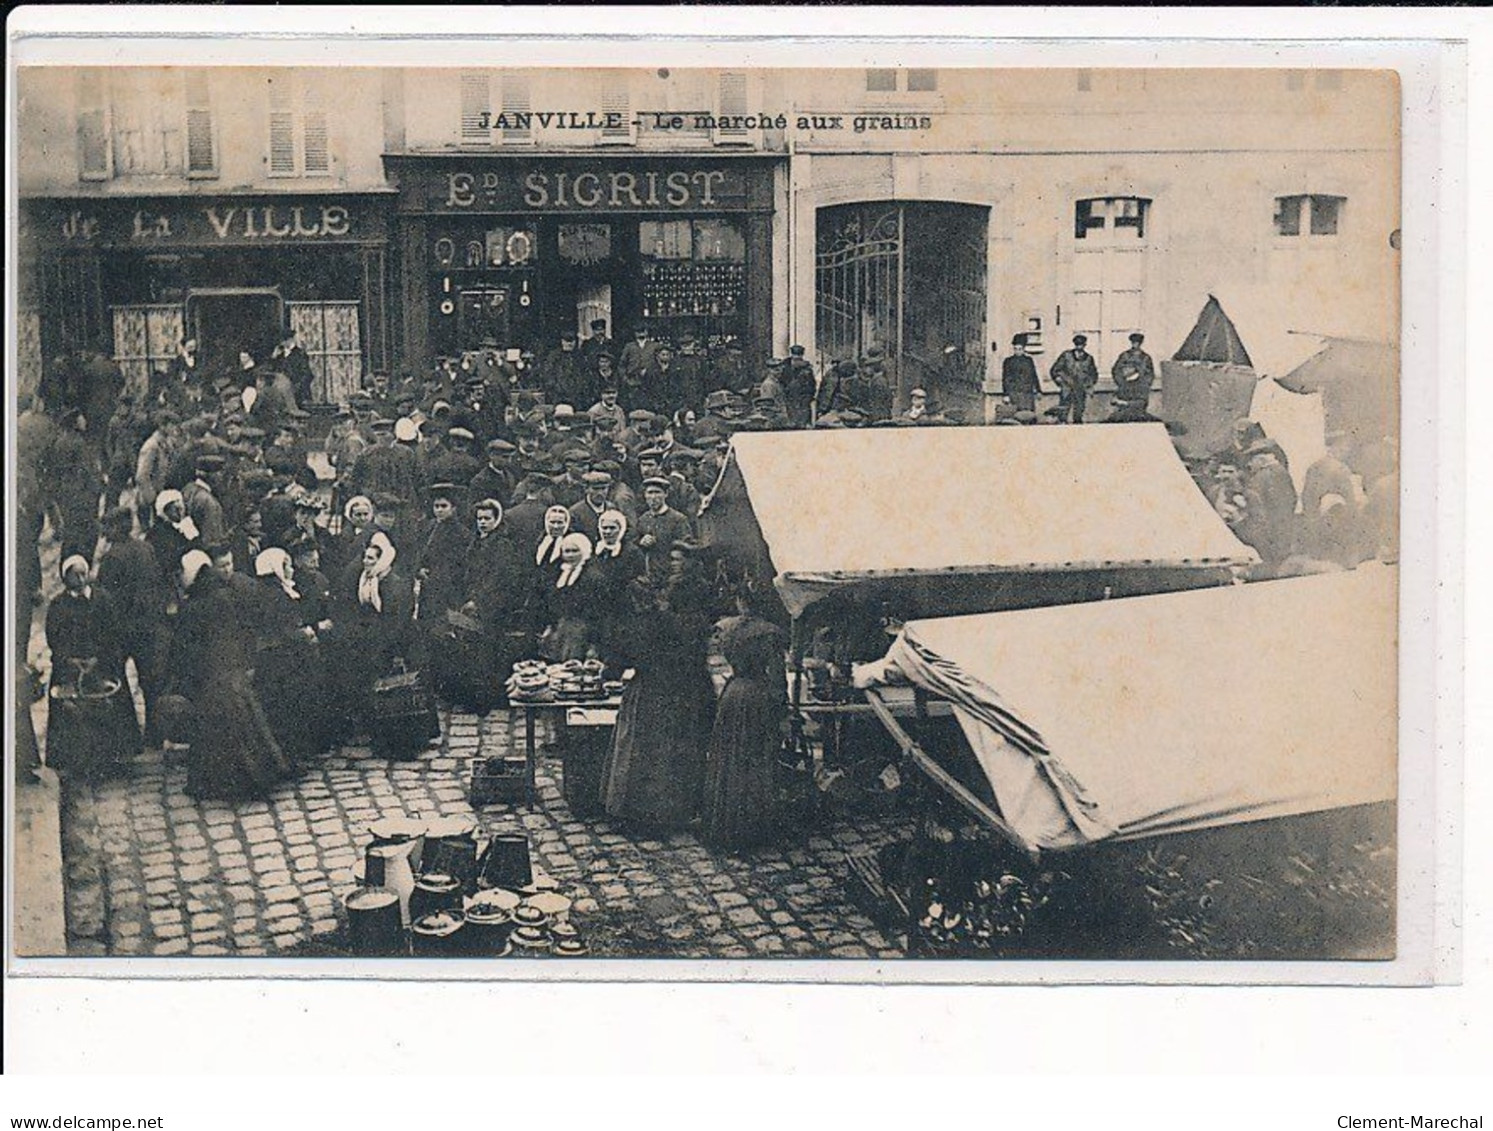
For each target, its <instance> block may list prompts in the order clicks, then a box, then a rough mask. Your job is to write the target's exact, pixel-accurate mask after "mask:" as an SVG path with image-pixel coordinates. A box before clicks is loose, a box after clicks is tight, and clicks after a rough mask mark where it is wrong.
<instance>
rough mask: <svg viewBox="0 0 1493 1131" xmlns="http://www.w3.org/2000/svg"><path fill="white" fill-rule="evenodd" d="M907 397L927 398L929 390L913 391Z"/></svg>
mask: <svg viewBox="0 0 1493 1131" xmlns="http://www.w3.org/2000/svg"><path fill="white" fill-rule="evenodd" d="M907 395H908V396H910V397H927V395H928V390H927V389H913V390H912V391H911V392H910V393H908V394H907Z"/></svg>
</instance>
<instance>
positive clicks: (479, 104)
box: [461, 71, 492, 145]
mask: <svg viewBox="0 0 1493 1131" xmlns="http://www.w3.org/2000/svg"><path fill="white" fill-rule="evenodd" d="M491 110H492V106H491V99H490V98H489V96H488V85H487V75H486V73H484V72H473V71H464V72H462V76H461V140H462V142H463V144H467V145H470V144H473V143H481V144H485V143H486V142H487V141H488V136H489V132H488V130H487V128H486V127H484V126H483V124H482V118H483V115H485V114H488V113H489V112H490V111H491Z"/></svg>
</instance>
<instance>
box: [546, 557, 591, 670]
mask: <svg viewBox="0 0 1493 1131" xmlns="http://www.w3.org/2000/svg"><path fill="white" fill-rule="evenodd" d="M558 545H559V547H560V564H559V567H558V568H554V567H551V568H552V570H553V572H552V573H551V576H552V577H553V578H554V580H553V581H552V582H551V583H550V586H549V588H548V590H547V591H546V593H545V597H546V600H547V607H548V610H549V615H548V618H547V619H548V621H549V629H548V631H547V632H546V634H545V635H546V641H547V646H546V652H547V654H548V655H550V656H552V657H553V658H554V659H556V660H560V661H564V660H584V659H585V658H586V656H587V652H588V650H589V648H590V646H591V643H592V636H593V626H594V624H595V622H596V621H597V619H598V618H599V617H600V615H601V613H602V611H603V609H604V607H605V597H606V591H605V589H604V588H603V583H602V580H601V578H600V576H599V575H598V574H597V573H596V571H595V570H594V569H592V568H591V539H589V538H587V537H586V536H585V535H584V534H581V533H580V532H578V531H572V532H571V533H569V534H566V535H565V536H564V537H562V538H561V539H560V541H559V543H558Z"/></svg>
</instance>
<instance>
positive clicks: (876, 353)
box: [866, 346, 886, 361]
mask: <svg viewBox="0 0 1493 1131" xmlns="http://www.w3.org/2000/svg"><path fill="white" fill-rule="evenodd" d="M885 356H886V350H884V349H882V348H881V347H880V346H872V347H871V348H870V349H868V350H867V351H866V357H868V358H869V359H870V360H872V361H880V360H881V359H882V358H884V357H885Z"/></svg>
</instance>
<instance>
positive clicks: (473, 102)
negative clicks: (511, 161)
mask: <svg viewBox="0 0 1493 1131" xmlns="http://www.w3.org/2000/svg"><path fill="white" fill-rule="evenodd" d="M533 110H534V107H533V99H532V97H531V96H530V87H529V76H528V75H524V74H519V73H517V72H515V71H503V72H502V73H500V74H493V73H490V72H488V71H463V72H462V74H461V142H462V144H463V145H493V144H495V143H506V144H509V145H513V144H524V143H527V142H532V141H533V140H534V121H533Z"/></svg>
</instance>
